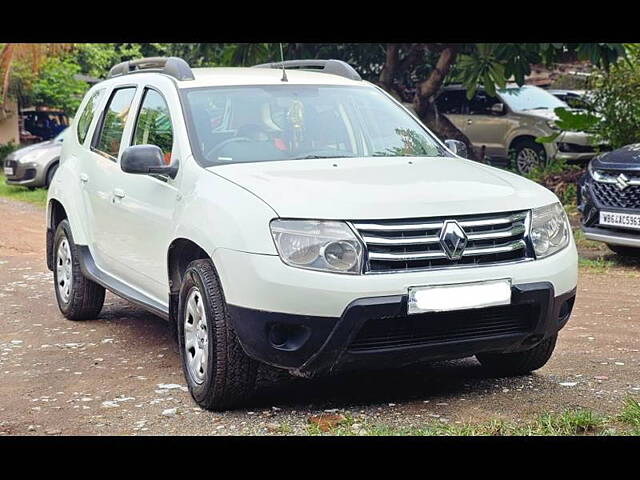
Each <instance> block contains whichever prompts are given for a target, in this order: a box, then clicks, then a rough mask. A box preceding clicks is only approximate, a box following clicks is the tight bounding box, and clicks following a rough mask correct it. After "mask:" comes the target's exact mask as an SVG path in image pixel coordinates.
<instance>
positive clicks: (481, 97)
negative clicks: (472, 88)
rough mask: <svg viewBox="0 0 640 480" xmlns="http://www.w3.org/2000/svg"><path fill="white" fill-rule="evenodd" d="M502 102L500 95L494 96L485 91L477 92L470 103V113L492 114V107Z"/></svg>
mask: <svg viewBox="0 0 640 480" xmlns="http://www.w3.org/2000/svg"><path fill="white" fill-rule="evenodd" d="M496 103H500V99H499V98H498V97H492V96H491V95H489V94H488V93H486V92H484V91H479V92H476V94H475V95H474V96H473V98H472V99H471V102H470V103H469V113H470V114H471V115H491V107H492V106H493V105H495V104H496Z"/></svg>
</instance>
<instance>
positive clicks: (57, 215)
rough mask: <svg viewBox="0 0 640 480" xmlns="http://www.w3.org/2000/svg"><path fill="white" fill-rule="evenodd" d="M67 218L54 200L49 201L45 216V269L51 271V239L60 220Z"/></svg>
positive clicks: (63, 209) (63, 210)
mask: <svg viewBox="0 0 640 480" xmlns="http://www.w3.org/2000/svg"><path fill="white" fill-rule="evenodd" d="M67 218H68V215H67V211H66V210H65V208H64V207H63V206H62V203H60V202H59V201H58V200H56V199H51V200H50V201H49V208H48V215H47V268H48V269H49V270H52V271H53V237H54V235H55V234H56V229H57V228H58V225H59V224H60V222H62V220H65V219H67Z"/></svg>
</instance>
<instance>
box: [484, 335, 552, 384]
mask: <svg viewBox="0 0 640 480" xmlns="http://www.w3.org/2000/svg"><path fill="white" fill-rule="evenodd" d="M557 340H558V334H557V333H556V334H555V335H553V336H551V337H549V338H547V339H546V340H544V341H542V342H541V343H539V344H538V345H536V346H535V347H533V348H532V349H530V350H525V351H524V352H513V353H479V354H477V355H476V358H477V359H478V361H479V362H480V363H481V364H482V366H483V367H485V368H487V369H489V370H490V371H491V372H492V373H495V374H497V375H498V376H504V377H512V376H518V375H526V374H528V373H530V372H532V371H533V370H537V369H539V368H542V367H543V366H544V365H545V364H546V363H547V362H548V361H549V358H551V354H552V353H553V350H554V348H555V347H556V341H557Z"/></svg>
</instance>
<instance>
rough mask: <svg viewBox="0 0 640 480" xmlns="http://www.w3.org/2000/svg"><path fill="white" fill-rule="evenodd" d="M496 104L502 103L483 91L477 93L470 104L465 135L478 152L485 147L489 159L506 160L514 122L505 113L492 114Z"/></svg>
mask: <svg viewBox="0 0 640 480" xmlns="http://www.w3.org/2000/svg"><path fill="white" fill-rule="evenodd" d="M496 103H501V100H500V98H498V97H491V96H490V95H488V94H487V93H486V92H484V91H482V90H479V91H477V92H476V94H475V95H474V97H473V98H472V99H471V102H470V104H469V116H468V118H467V122H466V130H465V134H466V135H467V137H469V140H470V141H471V143H472V144H473V146H474V149H475V150H476V152H479V151H481V150H482V148H483V147H484V149H485V154H486V155H488V156H489V157H492V158H506V157H507V144H506V139H507V133H508V132H509V130H510V129H511V128H512V124H513V123H514V120H512V119H510V117H509V115H505V114H504V113H494V112H492V111H491V107H492V106H493V105H495V104H496ZM505 108H506V107H505Z"/></svg>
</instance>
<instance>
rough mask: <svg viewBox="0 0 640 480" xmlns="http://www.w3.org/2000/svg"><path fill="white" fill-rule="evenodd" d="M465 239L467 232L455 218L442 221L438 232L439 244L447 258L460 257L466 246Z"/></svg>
mask: <svg viewBox="0 0 640 480" xmlns="http://www.w3.org/2000/svg"><path fill="white" fill-rule="evenodd" d="M467 240H468V239H467V234H466V233H464V230H463V229H462V227H461V226H460V225H459V224H458V222H456V221H455V220H447V221H446V222H444V226H443V227H442V231H441V232H440V245H442V249H443V250H444V253H446V254H447V257H449V259H451V260H459V259H460V258H462V254H463V253H464V249H465V247H466V246H467Z"/></svg>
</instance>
